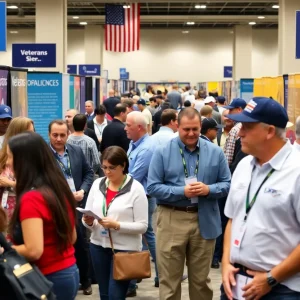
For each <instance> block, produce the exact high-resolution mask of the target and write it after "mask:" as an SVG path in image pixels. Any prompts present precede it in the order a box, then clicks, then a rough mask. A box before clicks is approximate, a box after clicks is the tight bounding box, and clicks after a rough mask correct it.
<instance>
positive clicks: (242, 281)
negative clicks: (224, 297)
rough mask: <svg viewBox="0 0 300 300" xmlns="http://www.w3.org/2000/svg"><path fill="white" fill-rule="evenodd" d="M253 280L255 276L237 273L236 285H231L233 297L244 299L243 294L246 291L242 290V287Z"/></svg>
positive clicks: (239, 299)
mask: <svg viewBox="0 0 300 300" xmlns="http://www.w3.org/2000/svg"><path fill="white" fill-rule="evenodd" d="M252 280H253V278H250V277H247V276H244V275H240V274H236V276H235V281H236V285H235V286H232V287H231V291H232V296H233V298H234V299H237V300H244V299H245V298H244V297H243V296H242V295H243V294H244V291H243V290H242V288H244V286H245V285H247V284H248V283H250V282H251V281H252Z"/></svg>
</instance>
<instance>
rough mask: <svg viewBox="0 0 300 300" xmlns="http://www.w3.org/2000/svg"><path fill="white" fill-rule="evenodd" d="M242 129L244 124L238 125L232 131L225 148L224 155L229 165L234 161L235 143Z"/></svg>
mask: <svg viewBox="0 0 300 300" xmlns="http://www.w3.org/2000/svg"><path fill="white" fill-rule="evenodd" d="M241 128H242V123H237V124H236V125H235V126H234V127H233V128H232V129H231V130H230V131H229V134H228V136H227V139H226V142H225V146H224V154H225V157H226V158H227V161H228V164H229V165H230V164H231V163H232V160H233V155H234V149H235V142H236V141H237V140H238V139H239V132H240V129H241Z"/></svg>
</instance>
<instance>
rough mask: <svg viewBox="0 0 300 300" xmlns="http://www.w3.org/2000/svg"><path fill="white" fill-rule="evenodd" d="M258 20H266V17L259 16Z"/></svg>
mask: <svg viewBox="0 0 300 300" xmlns="http://www.w3.org/2000/svg"><path fill="white" fill-rule="evenodd" d="M257 18H258V19H265V17H264V16H258V17H257Z"/></svg>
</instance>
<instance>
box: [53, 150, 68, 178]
mask: <svg viewBox="0 0 300 300" xmlns="http://www.w3.org/2000/svg"><path fill="white" fill-rule="evenodd" d="M55 156H56V160H57V162H58V164H59V165H60V168H61V169H62V171H63V173H64V174H65V175H66V176H68V177H72V173H71V164H70V159H69V155H67V166H65V165H64V163H63V162H62V161H61V159H60V157H59V156H58V154H57V153H55Z"/></svg>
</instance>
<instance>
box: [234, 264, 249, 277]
mask: <svg viewBox="0 0 300 300" xmlns="http://www.w3.org/2000/svg"><path fill="white" fill-rule="evenodd" d="M234 267H235V268H238V269H240V270H239V271H238V274H240V275H244V276H247V277H250V278H253V276H251V275H249V274H248V273H247V271H248V270H250V269H249V268H248V267H245V266H243V265H240V264H234Z"/></svg>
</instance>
